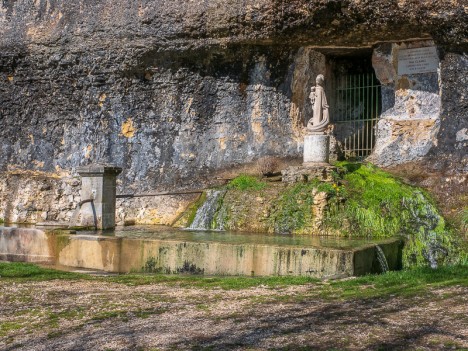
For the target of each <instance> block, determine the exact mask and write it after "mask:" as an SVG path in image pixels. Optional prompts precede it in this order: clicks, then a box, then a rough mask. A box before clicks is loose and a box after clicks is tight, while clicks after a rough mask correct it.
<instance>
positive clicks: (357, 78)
mask: <svg viewBox="0 0 468 351" xmlns="http://www.w3.org/2000/svg"><path fill="white" fill-rule="evenodd" d="M380 90H381V86H380V82H379V81H378V80H377V78H376V76H375V74H374V73H373V72H369V73H362V74H353V75H346V76H342V77H341V78H340V79H338V81H337V88H336V91H335V109H334V113H333V115H332V118H333V122H334V123H335V125H336V129H335V130H336V137H337V141H338V142H339V143H340V146H341V151H342V153H343V154H344V156H345V158H347V159H350V158H355V159H363V158H365V157H366V156H368V155H369V154H370V153H371V152H372V149H373V148H374V144H375V135H374V127H375V125H376V123H377V121H378V119H379V115H380V111H381V101H380V96H381V95H380Z"/></svg>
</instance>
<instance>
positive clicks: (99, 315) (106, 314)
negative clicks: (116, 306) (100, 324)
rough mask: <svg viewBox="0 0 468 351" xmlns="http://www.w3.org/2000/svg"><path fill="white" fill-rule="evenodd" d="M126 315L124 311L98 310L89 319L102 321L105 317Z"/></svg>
mask: <svg viewBox="0 0 468 351" xmlns="http://www.w3.org/2000/svg"><path fill="white" fill-rule="evenodd" d="M126 316H127V312H126V311H119V310H117V311H105V312H99V313H97V314H95V315H94V316H93V317H92V318H91V320H93V321H104V320H106V319H112V318H123V317H126Z"/></svg>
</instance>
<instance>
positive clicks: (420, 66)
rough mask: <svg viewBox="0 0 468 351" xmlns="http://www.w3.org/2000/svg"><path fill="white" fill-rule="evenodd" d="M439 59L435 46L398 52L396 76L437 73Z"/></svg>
mask: <svg viewBox="0 0 468 351" xmlns="http://www.w3.org/2000/svg"><path fill="white" fill-rule="evenodd" d="M438 67H439V57H438V56H437V50H436V48H435V46H429V47H425V48H417V49H407V50H400V51H399V52H398V75H399V76H401V75H403V74H415V73H428V72H437V68H438Z"/></svg>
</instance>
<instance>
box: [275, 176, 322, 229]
mask: <svg viewBox="0 0 468 351" xmlns="http://www.w3.org/2000/svg"><path fill="white" fill-rule="evenodd" d="M314 188H315V185H314V184H312V183H298V184H295V185H294V186H291V187H288V188H286V189H285V191H283V192H282V193H281V195H280V196H279V197H278V199H277V201H275V203H274V204H273V206H272V209H271V213H270V216H269V218H268V222H269V223H270V226H271V227H272V228H273V231H274V232H275V233H297V232H300V231H301V230H303V229H305V228H306V227H308V226H310V225H311V223H312V219H313V215H312V205H313V203H314V196H313V194H312V191H313V189H314Z"/></svg>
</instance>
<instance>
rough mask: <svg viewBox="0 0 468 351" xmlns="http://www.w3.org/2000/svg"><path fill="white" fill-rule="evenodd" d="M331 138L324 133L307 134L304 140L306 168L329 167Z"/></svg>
mask: <svg viewBox="0 0 468 351" xmlns="http://www.w3.org/2000/svg"><path fill="white" fill-rule="evenodd" d="M329 155H330V137H329V136H328V135H326V134H323V133H317V134H307V135H306V136H305V138H304V166H309V165H310V166H319V165H324V166H325V165H328V161H329Z"/></svg>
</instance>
